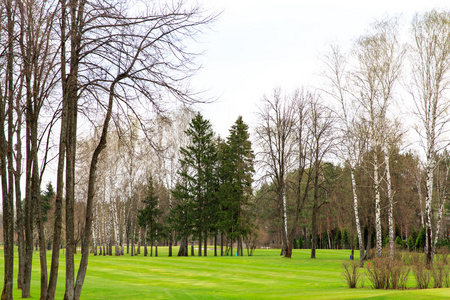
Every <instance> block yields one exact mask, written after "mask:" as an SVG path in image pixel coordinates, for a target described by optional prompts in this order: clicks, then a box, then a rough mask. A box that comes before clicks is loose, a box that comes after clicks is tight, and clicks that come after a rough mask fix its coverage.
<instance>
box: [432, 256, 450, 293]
mask: <svg viewBox="0 0 450 300" xmlns="http://www.w3.org/2000/svg"><path fill="white" fill-rule="evenodd" d="M446 275H447V277H448V267H447V266H446V265H445V264H444V263H443V262H437V263H436V265H435V266H434V267H433V270H432V271H431V276H432V277H433V282H434V287H435V288H442V287H443V286H444V285H445V277H446Z"/></svg>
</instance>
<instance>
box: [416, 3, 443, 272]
mask: <svg viewBox="0 0 450 300" xmlns="http://www.w3.org/2000/svg"><path fill="white" fill-rule="evenodd" d="M412 34H413V42H412V45H411V65H412V72H411V73H412V83H411V88H410V92H411V95H412V97H413V100H414V103H415V113H416V116H417V118H418V120H419V125H418V127H417V131H418V133H419V135H420V138H421V140H422V144H423V145H424V150H425V162H424V171H425V176H426V190H425V215H424V219H425V220H424V221H425V232H426V245H427V247H426V248H427V249H426V253H427V255H426V262H427V265H428V266H429V267H431V264H432V257H433V255H432V252H433V248H434V246H433V243H434V241H433V230H432V229H433V224H432V207H433V199H434V196H433V188H434V171H435V168H436V166H437V161H436V155H437V154H438V153H439V152H440V151H442V149H443V148H445V146H446V145H447V142H445V141H444V139H443V137H444V134H445V133H446V131H447V130H448V121H449V117H448V109H449V108H450V102H449V101H448V87H449V83H450V82H449V79H448V78H449V77H448V76H449V71H450V64H449V61H450V12H448V11H437V10H432V11H430V12H427V13H424V14H423V15H416V16H415V17H414V20H413V22H412Z"/></svg>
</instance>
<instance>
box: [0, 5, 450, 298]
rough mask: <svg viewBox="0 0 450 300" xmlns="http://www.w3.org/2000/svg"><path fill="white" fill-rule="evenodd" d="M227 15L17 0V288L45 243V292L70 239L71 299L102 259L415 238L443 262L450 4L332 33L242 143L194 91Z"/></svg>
mask: <svg viewBox="0 0 450 300" xmlns="http://www.w3.org/2000/svg"><path fill="white" fill-rule="evenodd" d="M217 18H220V13H211V12H208V11H206V10H204V9H203V8H202V7H201V6H199V5H198V4H190V3H189V2H185V1H168V2H167V3H166V2H145V1H121V0H110V1H97V0H60V1H47V0H32V1H12V0H1V2H0V19H1V24H2V25H1V26H0V74H1V76H0V118H1V119H0V126H1V128H0V170H1V186H2V222H1V223H2V224H1V225H2V228H1V229H2V232H3V233H2V238H3V240H2V241H3V247H4V262H5V265H4V285H3V291H2V299H12V290H13V285H14V284H16V285H17V287H18V288H19V289H20V290H21V291H22V297H23V298H27V297H30V295H31V284H30V281H31V272H32V260H33V252H34V251H38V252H39V262H40V274H41V276H40V280H41V285H40V298H41V299H54V298H55V291H56V286H57V282H58V273H60V272H62V271H61V270H62V269H61V268H60V266H59V260H60V252H61V251H65V269H64V270H65V279H64V280H65V282H64V286H65V296H64V299H70V300H71V299H80V295H81V291H82V287H83V284H84V281H85V279H86V272H87V269H88V261H89V256H90V255H91V256H92V255H117V256H120V255H130V256H135V255H141V254H142V255H144V256H158V246H165V247H168V249H169V250H168V255H169V256H172V255H173V256H175V255H178V256H194V255H195V256H207V255H214V256H219V255H220V256H243V255H248V256H251V255H253V253H254V251H257V249H258V248H263V247H264V248H275V249H280V254H281V255H282V256H284V257H286V258H290V257H292V255H293V249H302V248H305V249H311V258H316V249H349V250H350V249H351V252H349V253H352V255H353V254H354V251H355V250H356V251H359V257H360V264H361V266H363V261H364V260H365V259H370V258H373V257H380V256H381V255H382V252H384V253H389V257H390V258H391V259H393V257H394V252H395V251H400V250H401V249H403V250H408V251H419V252H424V253H425V254H426V255H425V257H426V262H427V264H428V265H430V264H432V261H433V259H434V254H435V253H436V251H437V248H438V247H440V246H444V245H449V244H450V239H449V225H450V223H449V222H450V219H449V213H448V211H449V210H450V206H449V204H448V202H447V201H446V198H447V195H448V193H447V186H448V182H449V171H450V154H449V153H448V151H447V147H448V129H449V126H450V124H449V119H448V110H449V108H450V107H449V106H450V101H449V91H448V88H449V83H450V80H449V75H450V11H444V10H432V11H429V12H426V13H423V14H416V16H415V17H414V19H413V20H412V22H411V23H410V28H408V29H407V30H406V29H402V28H401V27H400V26H399V19H398V18H397V17H386V18H384V19H382V20H379V21H375V22H374V23H373V24H372V25H371V26H370V27H369V29H368V30H367V31H366V32H365V33H364V34H363V35H361V36H359V37H356V38H355V40H354V42H353V43H352V46H351V48H350V49H346V48H345V47H342V46H340V45H338V44H332V45H331V46H330V47H329V49H328V50H327V52H326V53H327V54H325V55H324V57H323V65H322V66H320V67H318V68H320V70H321V77H322V79H323V82H324V84H322V85H321V86H320V87H314V88H313V87H303V88H299V89H297V90H293V91H286V90H283V89H282V88H274V89H273V91H272V92H271V93H267V94H262V96H261V99H260V101H259V103H258V105H257V107H255V113H256V121H255V123H250V124H247V123H246V122H247V121H246V120H244V119H243V117H239V118H237V119H236V121H235V123H234V124H232V125H231V126H230V129H229V134H228V136H226V137H221V136H219V135H218V134H216V133H215V132H214V130H213V122H214V120H208V119H206V118H205V117H204V116H203V115H202V113H201V111H198V109H197V107H201V105H202V104H203V103H206V102H208V101H209V100H205V99H202V98H201V93H198V91H195V90H192V89H191V86H190V85H189V80H190V79H191V78H192V77H193V76H195V73H196V71H197V70H198V68H199V66H198V65H197V58H198V57H199V56H201V54H202V53H201V51H198V52H196V51H195V50H193V49H195V47H193V46H192V45H193V44H195V43H196V38H197V37H198V36H199V35H201V34H202V32H204V31H205V30H209V27H210V26H212V27H213V24H214V21H215V20H217ZM405 34H407V35H409V38H405ZM299 84H301V83H299ZM405 107H406V108H411V112H410V114H409V115H408V116H409V117H408V119H406V120H405V119H404V118H401V117H400V112H399V111H400V108H405ZM237 109H238V108H237ZM218 113H219V112H218ZM173 247H176V249H177V251H178V252H173V251H172V248H173ZM47 251H48V252H50V253H51V261H47ZM141 251H142V252H143V253H141ZM15 253H16V255H17V257H18V265H17V266H14V255H15ZM75 254H80V255H81V260H80V262H79V265H76V264H75V258H74V256H75ZM15 268H17V270H18V272H17V273H16V274H15V273H14V269H15ZM75 273H76V274H75ZM15 280H17V281H16V283H13V282H14V281H15Z"/></svg>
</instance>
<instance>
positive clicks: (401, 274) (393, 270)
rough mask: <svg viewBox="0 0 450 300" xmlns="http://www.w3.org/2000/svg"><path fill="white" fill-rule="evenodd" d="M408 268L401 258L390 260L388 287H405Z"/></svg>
mask: <svg viewBox="0 0 450 300" xmlns="http://www.w3.org/2000/svg"><path fill="white" fill-rule="evenodd" d="M409 272H410V269H409V268H408V267H407V266H406V265H405V263H403V262H402V261H401V260H394V261H391V267H390V274H391V275H390V277H391V280H390V284H391V286H390V288H391V289H402V290H404V289H405V288H406V281H407V280H408V275H409Z"/></svg>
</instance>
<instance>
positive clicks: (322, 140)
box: [306, 95, 335, 258]
mask: <svg viewBox="0 0 450 300" xmlns="http://www.w3.org/2000/svg"><path fill="white" fill-rule="evenodd" d="M321 101H322V99H321V98H320V96H318V95H315V96H313V97H311V100H310V101H309V106H308V114H307V117H308V119H309V120H308V122H306V126H307V127H308V132H309V136H310V137H311V146H310V147H311V150H310V151H311V159H312V160H311V168H312V169H313V174H312V179H311V180H312V188H313V208H312V219H311V233H312V245H311V258H316V243H317V231H318V229H317V215H318V213H319V209H320V207H321V206H322V205H324V204H327V203H328V202H327V199H326V198H324V196H323V194H325V195H326V191H324V190H323V182H325V180H326V179H325V175H324V172H323V171H324V170H323V167H324V165H323V163H324V159H325V158H326V155H329V154H330V153H331V152H332V151H333V147H334V139H335V137H334V135H333V129H334V123H335V116H334V115H333V112H332V111H331V110H330V109H329V108H328V107H326V106H325V105H323V104H321ZM319 193H320V194H322V195H320V194H319ZM319 198H322V202H321V203H319Z"/></svg>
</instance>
